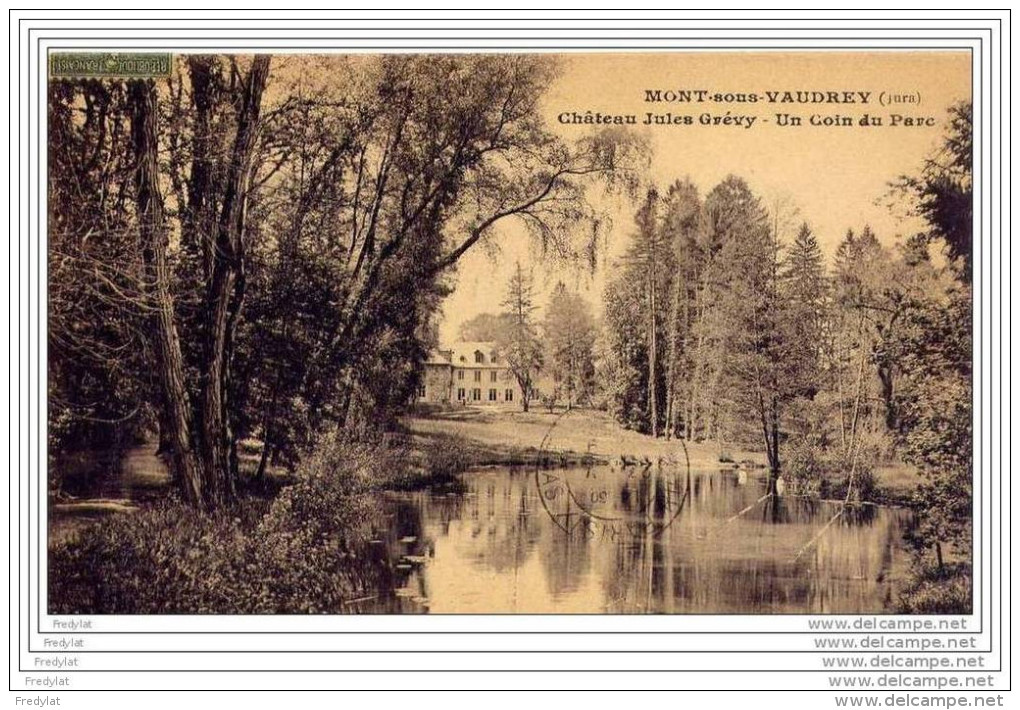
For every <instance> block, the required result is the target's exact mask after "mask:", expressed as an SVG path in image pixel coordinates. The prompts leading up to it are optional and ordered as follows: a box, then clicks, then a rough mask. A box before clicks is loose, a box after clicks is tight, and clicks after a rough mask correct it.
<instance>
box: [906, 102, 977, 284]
mask: <svg viewBox="0 0 1020 710" xmlns="http://www.w3.org/2000/svg"><path fill="white" fill-rule="evenodd" d="M973 123H974V122H973V106H972V105H971V104H970V102H960V103H958V104H955V105H953V106H951V107H950V108H949V130H948V131H947V132H946V135H945V137H944V139H943V141H942V145H941V146H940V147H939V149H938V150H937V151H936V152H935V153H934V154H933V155H931V156H930V157H928V158H927V159H926V160H925V163H924V167H923V169H922V170H921V174H920V175H916V176H908V175H903V176H901V177H900V178H899V180H897V181H896V182H894V183H893V189H894V191H896V192H902V193H906V195H907V196H908V197H909V198H910V199H911V200H912V201H913V205H912V209H913V211H914V212H915V213H916V214H918V215H919V216H921V217H923V218H924V219H925V221H926V222H927V223H928V226H929V230H928V232H927V236H928V239H929V241H935V240H938V241H941V243H942V244H944V246H945V247H946V250H947V252H948V254H949V256H950V258H952V259H959V260H960V268H961V270H962V273H963V275H964V278H965V279H969V278H970V274H971V269H972V260H973V234H972V231H973V219H974V217H973V215H974V179H973V167H972V165H973V161H974V127H973Z"/></svg>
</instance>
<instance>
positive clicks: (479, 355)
mask: <svg viewBox="0 0 1020 710" xmlns="http://www.w3.org/2000/svg"><path fill="white" fill-rule="evenodd" d="M475 362H485V353H483V352H482V351H481V350H475Z"/></svg>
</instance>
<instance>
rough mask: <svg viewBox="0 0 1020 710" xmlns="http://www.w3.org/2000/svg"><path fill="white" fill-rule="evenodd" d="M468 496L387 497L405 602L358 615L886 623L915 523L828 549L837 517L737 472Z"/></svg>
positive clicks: (882, 524) (898, 522) (865, 523)
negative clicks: (791, 618)
mask: <svg viewBox="0 0 1020 710" xmlns="http://www.w3.org/2000/svg"><path fill="white" fill-rule="evenodd" d="M465 481H466V483H467V485H468V492H467V493H466V494H464V495H444V496H435V495H430V494H428V493H417V494H399V495H398V494H385V495H384V496H383V497H382V499H381V501H380V507H381V509H382V510H383V511H384V514H383V516H381V518H380V519H379V521H378V532H377V533H376V538H377V539H376V541H375V547H376V550H377V551H376V553H375V554H377V555H378V556H379V557H378V560H379V562H380V563H384V564H387V565H388V566H389V567H390V568H391V569H392V570H393V572H394V573H393V575H392V586H393V588H392V589H390V590H384V591H383V592H382V593H381V594H379V595H376V596H373V597H371V598H367V599H365V600H362V601H358V602H357V603H355V604H354V605H353V608H352V609H350V611H358V612H362V613H373V612H375V613H378V612H395V611H402V612H431V613H464V612H471V613H579V612H582V613H600V612H609V613H869V612H871V613H875V612H881V611H883V610H884V609H885V607H886V604H887V602H888V601H889V600H890V599H891V598H892V597H893V596H894V594H895V585H896V583H897V581H898V580H899V579H900V577H901V574H902V571H903V569H904V568H905V565H906V562H907V561H906V553H905V551H904V550H903V549H902V546H901V539H902V525H903V524H904V523H905V521H904V519H903V517H904V516H903V513H902V512H901V511H897V510H894V509H885V508H877V507H874V506H866V507H862V508H858V509H855V510H854V512H853V513H849V514H846V515H842V516H839V517H838V518H836V519H835V520H834V521H833V522H832V524H831V525H830V526H829V527H828V528H826V529H825V530H824V532H823V533H822V534H821V535H819V532H820V531H822V529H823V528H824V526H825V525H826V524H827V523H829V522H830V521H832V520H833V518H834V516H835V514H836V513H837V512H838V511H839V509H840V507H839V506H838V505H837V504H834V503H829V502H822V501H812V500H808V499H803V498H794V497H781V498H780V499H778V500H777V499H773V498H771V497H768V496H765V495H764V494H765V486H764V483H762V482H760V481H757V480H755V479H754V478H751V479H750V480H748V479H747V478H746V477H745V478H743V479H741V478H740V476H739V475H738V474H737V473H736V472H731V471H712V472H708V471H705V472H696V473H688V472H687V471H679V470H669V469H659V468H648V469H644V470H637V469H624V470H614V469H610V468H608V467H596V468H594V469H589V470H585V469H563V470H549V471H541V472H539V473H538V474H537V475H536V474H535V473H534V472H529V471H527V470H522V469H491V470H485V471H478V472H473V473H470V474H467V475H466V476H465ZM816 536H817V539H815V538H816ZM812 541H813V542H812Z"/></svg>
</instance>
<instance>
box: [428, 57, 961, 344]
mask: <svg viewBox="0 0 1020 710" xmlns="http://www.w3.org/2000/svg"><path fill="white" fill-rule="evenodd" d="M562 61H563V72H562V74H561V76H560V77H559V79H558V80H557V81H555V82H554V83H553V84H552V85H551V86H550V87H549V90H548V92H547V95H546V97H545V101H544V108H543V113H544V114H545V117H546V121H547V124H548V126H549V127H550V128H551V129H552V130H553V131H555V132H556V133H558V134H559V135H561V136H562V137H563V138H565V139H568V140H569V139H573V138H577V137H579V136H583V135H585V134H586V133H587V132H588V131H590V130H591V128H590V127H586V126H578V125H562V124H560V123H559V122H558V121H557V116H558V115H559V114H560V113H562V112H575V111H576V112H578V113H582V114H583V113H584V112H585V111H589V110H590V111H592V112H601V113H604V114H636V115H637V117H638V121H639V123H640V121H641V120H643V118H644V115H645V113H646V112H648V111H651V112H654V113H665V112H670V111H671V112H673V113H674V114H690V115H693V116H694V118H695V124H694V125H693V126H661V125H660V126H642V125H637V126H628V127H627V130H634V131H638V132H641V133H642V134H643V135H644V136H646V137H647V139H648V140H649V141H650V143H651V147H652V151H653V157H652V165H651V171H650V175H649V178H650V179H651V180H653V181H654V182H655V183H656V184H657V185H658V186H659V187H660V189H662V188H665V187H667V186H668V185H669V183H671V182H672V181H673V180H676V179H678V178H683V177H685V176H689V177H690V178H691V180H692V181H693V182H694V184H695V185H697V186H698V188H699V191H700V193H701V195H702V197H704V195H705V194H706V193H707V192H708V191H709V190H711V189H712V187H714V186H715V185H716V184H717V183H718V182H720V181H721V180H722V179H723V178H725V177H726V176H727V175H729V174H731V173H732V174H736V175H738V176H741V177H743V178H744V179H745V180H747V182H748V184H749V185H750V187H751V189H752V190H754V192H755V193H756V194H757V195H759V196H760V197H762V198H764V199H765V200H766V202H770V201H772V200H774V199H776V198H777V197H783V196H785V197H786V198H787V199H789V200H791V201H792V203H793V204H794V205H796V206H797V208H798V209H799V215H798V221H801V220H806V221H807V222H808V223H809V224H810V225H811V226H812V229H813V230H814V232H815V234H816V236H817V237H818V240H819V242H820V243H821V245H822V249H823V251H824V252H825V253H826V255H828V256H831V255H832V253H833V252H834V251H835V248H836V245H837V244H838V243H839V241H840V239H842V237H843V235H844V234H845V233H846V230H847V229H848V228H853V229H854V230H855V231H856V230H859V229H860V228H861V227H862V226H863V225H865V224H870V225H871V226H872V228H873V229H874V230H875V232H876V233H877V234H878V236H879V238H880V239H881V240H882V241H883V242H885V243H886V244H894V243H896V241H897V239H898V238H899V237H900V236H901V235H909V234H911V233H913V232H915V231H917V229H918V228H919V227H920V225H919V224H918V223H917V222H916V221H915V220H912V219H905V218H903V217H902V215H895V214H893V213H891V212H890V210H889V208H888V207H887V206H886V205H885V204H884V201H883V199H882V198H883V197H884V196H885V195H886V193H887V192H888V183H889V182H890V181H891V180H893V179H895V178H896V177H897V176H899V175H901V174H916V173H917V172H918V171H919V169H920V167H921V165H922V163H923V160H924V158H925V157H926V156H927V155H929V154H930V153H931V152H932V150H933V149H934V148H935V147H936V146H937V145H938V143H939V141H940V139H941V137H942V136H943V134H944V132H945V123H946V121H945V119H946V109H947V108H948V107H949V106H950V105H951V104H953V103H955V102H957V101H960V100H966V99H969V98H970V96H971V57H970V54H969V52H961V51H953V52H949V51H941V52H934V51H928V52H891V51H890V52H855V53H849V52H831V51H821V52H810V53H808V52H802V53H777V52H729V53H722V52H688V53H669V54H665V53H654V54H651V53H649V54H570V55H562ZM646 89H661V90H663V91H666V90H674V91H675V90H680V89H689V90H698V89H704V90H707V91H709V92H710V93H712V94H715V93H722V94H725V93H730V92H732V93H743V94H751V93H754V94H758V95H759V96H760V97H761V98H760V100H759V101H758V102H756V103H746V102H745V103H736V102H727V103H716V102H711V101H709V102H705V103H675V102H674V103H666V102H662V103H647V102H646V101H645V90H646ZM771 91H778V92H796V91H809V92H813V91H818V92H829V91H838V92H845V91H846V92H858V91H861V92H871V97H870V102H869V103H868V104H867V105H862V104H859V103H858V104H820V105H813V104H778V103H768V102H767V101H766V99H765V96H764V95H765V92H771ZM883 92H884V93H886V94H894V95H911V96H914V97H917V98H918V99H919V103H913V104H898V105H887V106H882V105H880V104H879V100H880V94H882V93H883ZM727 111H729V112H730V114H731V115H740V116H754V117H756V118H755V123H754V124H753V125H752V126H751V128H749V129H748V128H745V127H743V126H718V125H715V126H703V125H700V124H699V123H698V118H699V117H700V116H701V114H703V113H710V114H712V115H716V116H721V115H725V114H726V112H727ZM780 112H782V113H788V114H793V115H796V116H800V117H801V118H802V119H803V125H801V126H800V127H785V128H784V127H780V126H779V125H777V123H776V114H777V113H780ZM894 113H897V114H901V115H904V116H923V117H933V118H934V119H935V125H934V126H920V127H907V126H897V127H892V126H889V125H888V123H889V117H890V115H891V114H894ZM812 114H819V115H825V116H835V115H838V116H846V117H849V118H851V119H852V120H853V122H854V125H853V126H850V127H823V126H811V125H809V117H810V116H811V115H812ZM864 114H869V115H871V116H879V117H881V118H882V119H883V125H882V126H875V127H863V126H859V125H857V122H858V121H859V119H860V118H861V117H862V116H863V115H864ZM634 211H635V206H634V205H630V204H627V205H624V206H623V208H622V209H621V211H620V213H619V214H617V215H616V216H615V218H614V228H613V230H612V232H611V234H610V236H609V240H608V244H607V245H606V249H604V250H603V252H602V253H601V254H600V256H599V258H600V264H599V267H598V269H596V272H595V273H594V274H591V273H590V272H588V271H587V269H585V268H583V267H581V268H577V269H566V268H564V266H563V265H561V264H556V263H550V261H549V259H547V258H545V257H543V255H541V254H540V253H539V252H538V250H537V249H536V248H535V247H534V246H533V245H530V244H529V243H528V240H527V238H526V237H525V236H524V234H523V232H522V231H520V230H519V229H518V227H517V226H516V225H513V224H510V223H506V224H505V225H504V227H503V228H502V230H503V231H502V232H501V233H500V234H499V235H498V239H497V240H495V241H498V243H499V244H500V245H501V246H500V249H499V251H498V252H496V253H494V252H493V250H486V249H476V250H474V251H472V252H470V253H468V254H466V255H465V256H464V257H463V258H462V259H461V262H460V264H459V268H458V273H457V276H456V284H457V287H456V290H455V292H454V293H453V294H452V295H451V296H449V297H448V298H447V300H446V302H445V303H444V313H445V317H444V319H443V322H442V324H441V328H440V337H441V339H442V340H443V342H451V341H453V340H455V339H456V338H457V330H458V328H459V327H460V324H461V322H462V321H464V320H466V319H468V318H471V317H473V316H475V315H477V314H478V313H483V312H497V311H498V310H499V303H500V301H501V300H502V299H503V296H504V292H505V285H506V282H507V280H508V279H509V277H510V273H511V270H512V269H513V267H514V262H515V261H516V260H518V259H520V261H521V263H522V265H524V266H525V267H526V268H528V269H530V270H531V271H532V273H533V274H534V278H535V286H536V291H537V295H538V305H539V306H542V305H544V303H545V299H546V297H547V295H548V293H549V292H551V290H552V288H553V286H555V284H556V282H557V281H559V280H563V281H565V282H566V283H567V284H568V286H570V287H572V288H576V289H578V290H580V291H581V292H582V293H583V294H584V295H585V296H586V297H587V298H588V300H589V301H591V303H592V305H593V308H594V310H595V313H596V315H598V314H600V313H601V299H602V292H603V289H604V287H605V283H606V276H607V273H608V269H609V264H611V263H612V261H613V259H614V258H615V257H617V256H618V255H620V254H621V253H623V251H624V250H625V249H626V246H627V242H628V238H629V235H630V234H631V232H632V231H633V213H634ZM539 315H541V314H539Z"/></svg>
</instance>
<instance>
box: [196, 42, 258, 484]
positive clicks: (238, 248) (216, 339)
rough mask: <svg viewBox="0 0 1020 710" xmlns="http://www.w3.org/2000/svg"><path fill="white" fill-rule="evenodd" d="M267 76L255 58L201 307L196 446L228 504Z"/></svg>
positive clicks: (211, 481) (211, 480)
mask: <svg viewBox="0 0 1020 710" xmlns="http://www.w3.org/2000/svg"><path fill="white" fill-rule="evenodd" d="M268 75H269V57H268V56H265V55H260V56H257V57H255V59H254V60H253V62H252V67H251V70H250V71H249V72H248V76H247V79H246V80H245V86H244V91H243V94H242V97H241V107H240V110H239V112H238V117H237V135H236V137H235V139H234V146H233V150H232V151H231V160H230V165H229V169H228V171H227V175H226V187H225V190H224V195H223V207H222V211H221V213H220V220H219V224H218V225H217V228H216V239H215V255H214V258H213V265H212V276H211V282H210V284H209V291H208V298H207V305H206V309H207V310H206V316H207V318H208V324H209V327H208V332H207V335H206V337H207V342H206V348H205V362H204V368H203V375H204V388H203V394H204V397H203V401H202V437H201V442H202V461H203V465H204V466H205V468H206V473H207V478H208V484H209V495H210V497H211V499H212V500H214V501H216V502H220V501H223V500H227V499H229V498H231V497H233V495H234V493H235V483H236V475H237V471H236V467H237V459H236V456H235V455H232V451H233V435H232V433H231V426H230V419H229V416H228V404H229V403H228V397H229V394H230V366H231V359H232V355H233V340H234V330H235V328H236V325H237V319H238V316H239V315H240V311H241V305H242V302H243V299H244V279H245V273H244V228H245V211H246V208H247V202H248V187H249V184H250V181H251V157H252V152H253V149H254V147H255V139H256V134H257V131H258V122H259V112H260V109H261V105H262V92H263V91H264V90H265V86H266V79H267V77H268Z"/></svg>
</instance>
